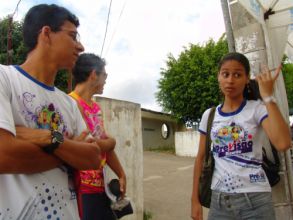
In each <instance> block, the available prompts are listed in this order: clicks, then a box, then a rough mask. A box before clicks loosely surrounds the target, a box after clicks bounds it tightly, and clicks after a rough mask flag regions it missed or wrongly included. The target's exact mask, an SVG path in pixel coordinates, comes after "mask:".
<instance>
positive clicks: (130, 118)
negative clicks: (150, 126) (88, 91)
mask: <svg viewBox="0 0 293 220" xmlns="http://www.w3.org/2000/svg"><path fill="white" fill-rule="evenodd" d="M95 99H96V100H97V101H98V103H100V105H101V108H102V110H103V117H104V123H105V128H106V131H107V133H109V134H110V135H111V136H113V137H115V139H116V148H115V151H116V153H117V155H118V157H119V159H120V162H121V164H122V166H123V167H124V170H125V173H126V175H127V196H128V197H130V198H131V201H132V206H133V209H134V214H133V215H128V216H125V217H123V220H142V219H143V149H142V134H141V110H140V105H139V104H136V103H131V102H126V101H120V100H114V99H108V98H102V97H95ZM106 173H107V179H110V178H111V177H115V175H113V173H111V170H110V169H107V170H106ZM108 175H109V176H108Z"/></svg>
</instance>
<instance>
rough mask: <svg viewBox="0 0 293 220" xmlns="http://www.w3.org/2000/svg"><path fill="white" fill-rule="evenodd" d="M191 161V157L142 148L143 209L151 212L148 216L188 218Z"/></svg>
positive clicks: (169, 219) (168, 219)
mask: <svg viewBox="0 0 293 220" xmlns="http://www.w3.org/2000/svg"><path fill="white" fill-rule="evenodd" d="M193 165H194V158H191V157H178V156H174V155H172V154H167V153H157V152H150V151H145V152H144V182H143V183H144V186H143V187H144V210H145V211H147V212H151V213H152V216H153V218H152V219H151V220H190V219H191V218H190V206H191V203H190V199H191V190H192V177H193ZM206 215H207V209H204V219H206Z"/></svg>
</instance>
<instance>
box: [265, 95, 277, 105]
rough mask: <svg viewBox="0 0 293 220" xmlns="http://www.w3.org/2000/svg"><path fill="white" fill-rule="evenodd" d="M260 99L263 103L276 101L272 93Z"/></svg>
mask: <svg viewBox="0 0 293 220" xmlns="http://www.w3.org/2000/svg"><path fill="white" fill-rule="evenodd" d="M262 101H263V102H264V103H265V104H267V103H270V102H274V103H276V102H277V100H276V98H275V97H274V96H272V95H271V96H267V97H264V98H262Z"/></svg>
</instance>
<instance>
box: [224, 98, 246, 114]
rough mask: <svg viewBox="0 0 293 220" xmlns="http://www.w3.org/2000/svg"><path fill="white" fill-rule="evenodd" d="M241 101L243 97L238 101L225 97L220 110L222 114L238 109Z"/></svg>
mask: <svg viewBox="0 0 293 220" xmlns="http://www.w3.org/2000/svg"><path fill="white" fill-rule="evenodd" d="M243 101H244V98H243V97H241V98H238V99H230V98H227V97H226V98H225V101H224V104H223V106H222V109H221V110H222V112H234V111H236V110H237V109H239V107H240V106H241V104H242V103H243Z"/></svg>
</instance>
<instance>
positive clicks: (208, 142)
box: [205, 107, 216, 162]
mask: <svg viewBox="0 0 293 220" xmlns="http://www.w3.org/2000/svg"><path fill="white" fill-rule="evenodd" d="M215 111H216V107H212V108H211V110H210V113H209V117H208V123H207V134H206V153H205V161H206V162H207V161H208V160H209V156H210V151H211V129H212V124H213V121H214V116H215Z"/></svg>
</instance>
